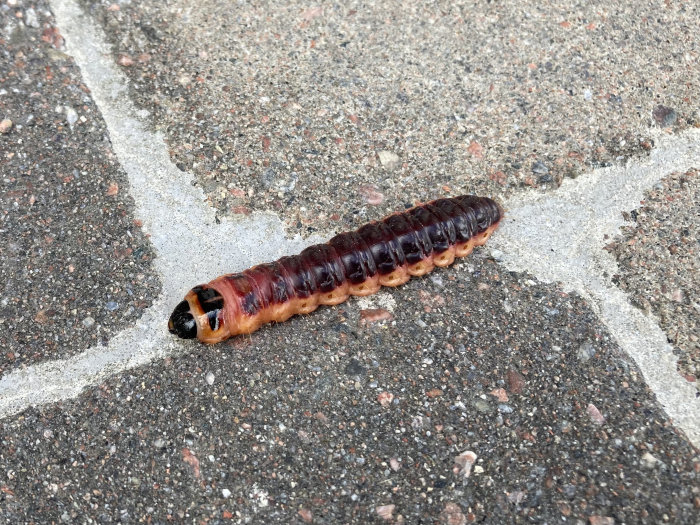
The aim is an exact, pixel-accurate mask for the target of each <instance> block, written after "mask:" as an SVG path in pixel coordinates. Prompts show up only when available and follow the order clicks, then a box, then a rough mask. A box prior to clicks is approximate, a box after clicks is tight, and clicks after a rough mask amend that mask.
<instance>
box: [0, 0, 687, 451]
mask: <svg viewBox="0 0 700 525" xmlns="http://www.w3.org/2000/svg"><path fill="white" fill-rule="evenodd" d="M51 7H52V10H53V12H54V14H55V16H56V20H57V24H58V27H59V28H60V30H61V34H62V35H63V36H64V37H65V39H66V45H67V48H68V51H69V53H70V54H71V56H72V57H73V58H74V60H75V61H76V63H77V64H78V66H79V67H80V69H81V71H82V74H83V78H84V80H85V83H86V85H87V86H88V87H89V89H90V91H91V93H92V96H93V98H94V100H95V103H96V104H97V106H98V107H99V109H100V111H101V113H102V116H103V118H104V120H105V122H106V124H107V128H108V130H109V133H110V138H111V141H112V147H113V149H114V151H115V154H116V155H117V157H118V159H119V161H120V163H121V165H122V167H123V168H124V170H125V171H126V173H127V175H128V178H129V182H130V185H131V189H130V191H131V195H132V196H133V198H134V201H135V204H136V210H135V214H136V216H137V217H138V218H140V219H141V220H142V221H143V222H144V228H145V229H146V230H147V231H148V233H150V235H151V242H152V243H153V245H154V247H155V249H156V252H157V257H156V258H155V260H154V266H155V269H156V271H157V272H158V273H159V275H160V277H161V279H162V283H163V290H162V293H161V295H160V296H159V297H158V298H157V299H156V301H154V304H153V306H151V307H150V308H149V309H148V310H147V311H146V312H145V313H144V315H143V316H142V318H141V319H140V320H139V321H138V322H136V323H135V325H134V326H132V327H130V328H128V329H126V330H124V331H122V332H120V333H119V334H117V335H115V336H114V337H113V338H112V339H111V340H110V342H109V344H108V345H106V346H96V347H92V348H90V349H88V350H87V351H85V352H83V353H81V354H79V355H76V356H73V357H70V358H67V359H60V360H56V361H50V362H45V363H40V364H37V365H34V366H30V367H27V368H25V369H22V370H17V371H13V372H11V373H9V374H7V375H5V376H4V377H2V379H0V418H1V417H7V416H10V415H12V414H15V413H18V412H20V411H22V410H24V409H26V408H27V407H29V406H31V405H41V404H46V403H52V402H56V401H60V400H64V399H69V398H74V397H76V396H77V395H79V394H80V392H81V391H82V390H83V389H84V388H86V387H88V386H91V385H95V384H98V383H99V382H101V381H103V380H104V379H106V378H107V377H109V376H111V375H113V374H116V373H119V372H123V371H125V370H129V369H131V368H134V367H136V366H140V365H143V364H147V363H149V362H151V361H153V360H155V359H160V358H163V357H165V356H167V355H173V354H175V353H178V352H183V351H185V350H186V349H187V348H188V345H187V344H183V343H182V342H180V341H179V340H175V339H174V338H173V337H171V336H170V334H168V332H167V331H166V329H165V323H166V320H167V317H168V314H169V313H170V308H172V306H173V305H174V304H175V303H176V302H178V301H179V300H180V299H181V296H182V295H183V294H184V292H185V291H186V290H187V289H188V288H189V287H190V286H192V285H194V284H196V283H195V282H193V279H194V278H195V277H194V276H197V278H199V279H202V280H205V279H208V278H213V277H216V276H218V275H220V274H223V273H226V272H230V271H235V270H237V269H243V268H245V267H248V266H251V265H253V264H257V263H259V262H263V261H269V260H274V259H276V258H278V257H280V256H281V255H285V254H289V253H295V252H298V251H300V250H301V249H303V248H304V247H305V246H307V245H308V244H310V243H311V242H316V241H317V239H301V238H299V237H296V238H294V239H287V238H285V235H284V230H283V226H282V223H281V221H280V220H279V218H278V217H277V216H276V215H274V214H262V213H255V214H253V215H251V216H250V217H247V218H244V219H241V220H228V219H224V220H223V221H222V223H221V224H216V220H215V216H214V210H213V209H212V208H211V207H210V206H209V205H208V204H207V202H206V200H205V198H204V194H203V192H202V191H201V190H200V189H199V188H196V187H194V186H193V185H192V176H191V175H190V174H187V173H183V172H181V171H180V170H178V169H177V168H176V167H175V166H174V165H173V164H172V162H171V160H170V157H169V155H168V151H167V148H166V145H165V143H164V140H163V137H162V136H161V135H160V134H158V133H153V132H151V131H149V130H148V128H147V126H146V124H144V122H143V121H142V119H141V118H139V117H137V115H139V112H138V111H137V110H136V108H135V107H134V106H133V104H132V103H131V101H130V100H129V98H128V96H126V93H127V87H126V86H127V80H126V78H125V76H124V75H123V73H122V72H121V71H120V70H119V69H118V68H117V66H116V65H115V64H114V61H113V58H112V56H111V53H110V48H109V46H108V44H107V40H106V37H105V35H104V34H103V32H102V30H101V28H100V27H98V26H97V25H96V24H94V23H93V22H92V20H91V19H90V18H89V17H87V16H85V15H84V14H83V13H82V11H81V10H80V8H79V7H78V5H77V4H76V2H75V1H73V0H52V1H51ZM658 139H659V140H658V145H657V148H656V149H654V150H653V151H652V152H651V154H650V156H649V157H648V158H644V159H634V160H632V161H630V162H629V163H628V164H627V165H626V166H623V167H612V168H604V169H599V170H595V171H593V172H592V173H589V174H587V175H582V176H580V177H579V178H577V179H575V180H571V179H568V180H565V181H564V183H563V184H562V186H561V188H560V189H559V190H557V191H555V192H551V193H547V194H542V193H533V192H528V193H526V194H523V195H517V196H515V197H514V198H512V199H509V200H508V201H507V202H506V203H505V207H506V210H507V215H506V219H505V220H504V223H503V225H502V226H501V228H500V229H499V230H498V231H497V234H496V235H495V236H494V237H493V238H492V240H491V242H490V244H489V245H487V248H490V249H491V251H492V253H493V254H494V256H495V257H496V258H497V259H498V260H499V261H500V262H501V263H502V264H504V265H505V266H506V267H508V268H509V269H512V270H516V271H522V272H529V273H531V274H533V275H534V276H535V277H537V278H538V279H540V280H542V281H546V282H557V281H559V282H562V283H564V286H565V287H566V288H567V289H568V290H576V291H577V292H579V293H581V294H582V295H583V296H585V297H586V298H588V299H589V300H590V302H591V304H592V306H593V308H594V309H595V310H596V312H597V313H598V315H599V316H600V318H601V319H602V321H603V322H604V323H605V324H606V325H607V327H608V328H609V330H610V331H611V333H612V334H613V336H614V337H615V338H616V339H617V341H618V344H619V345H620V346H621V347H622V348H623V349H624V350H625V351H626V352H627V353H628V355H630V356H631V357H632V358H633V359H634V360H635V361H636V362H637V364H638V366H639V368H640V369H641V371H642V373H643V375H644V378H645V380H646V381H647V383H648V385H649V386H650V387H651V388H652V390H653V391H654V392H655V393H656V395H657V398H658V400H659V402H660V403H661V405H662V406H663V407H664V409H665V410H666V411H667V413H668V414H669V415H670V417H671V418H672V419H673V420H674V423H675V424H676V425H678V427H679V428H680V429H682V430H683V431H684V432H685V433H686V434H687V435H688V437H689V438H690V440H691V441H692V442H693V443H694V444H695V446H700V429H699V423H698V422H699V421H700V410H699V405H700V400H698V399H696V398H695V392H696V390H695V388H694V387H693V386H692V385H690V384H689V383H687V382H685V381H684V380H683V379H682V378H681V376H680V375H679V374H678V373H677V372H676V368H675V361H676V359H675V357H674V356H673V353H672V349H671V347H670V345H669V344H668V343H667V342H666V336H665V334H664V333H663V331H661V329H660V328H659V327H658V325H657V324H656V323H655V321H654V320H653V319H651V318H649V317H646V316H644V315H643V314H642V312H641V311H639V310H638V309H636V308H634V307H633V306H632V305H631V304H629V302H628V300H627V296H626V294H624V293H623V292H622V291H621V290H620V289H618V288H617V287H615V286H614V285H613V284H612V282H611V280H610V277H611V276H612V274H613V273H614V272H615V271H616V269H617V266H616V262H615V260H614V258H613V257H612V256H611V255H609V254H608V253H607V252H605V251H604V250H603V246H604V245H605V244H606V242H605V235H615V234H617V233H618V230H619V227H620V226H621V225H622V224H623V223H624V221H623V220H622V216H621V212H622V211H623V210H632V209H634V208H636V207H638V206H639V201H640V200H641V199H642V196H643V191H644V190H645V189H646V188H649V187H651V186H652V185H653V184H654V183H656V182H657V181H658V180H660V179H661V178H662V177H663V176H665V175H667V174H669V173H671V172H672V171H675V170H685V169H688V168H690V167H691V166H698V165H700V132H698V131H696V130H695V131H689V132H687V133H684V134H683V135H680V136H659V137H658ZM222 254H225V258H224V257H222Z"/></svg>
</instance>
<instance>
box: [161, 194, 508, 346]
mask: <svg viewBox="0 0 700 525" xmlns="http://www.w3.org/2000/svg"><path fill="white" fill-rule="evenodd" d="M502 217H503V210H502V209H501V207H500V206H499V205H498V204H497V203H496V202H495V201H493V200H491V199H488V198H485V197H476V196H474V195H464V196H461V197H454V198H452V199H438V200H435V201H432V202H429V203H428V204H422V205H420V206H416V207H414V208H411V209H409V210H406V211H403V212H399V213H395V214H393V215H390V216H389V217H386V218H385V219H383V220H381V221H378V222H371V223H369V224H365V225H364V226H362V227H361V228H360V229H359V230H357V231H354V232H346V233H341V234H339V235H336V236H335V237H333V238H332V239H331V240H330V241H328V242H327V243H326V244H317V245H315V246H310V247H309V248H306V249H305V250H304V251H302V252H301V254H299V255H295V256H292V257H282V258H281V259H279V260H278V261H275V262H273V263H266V264H260V265H258V266H254V267H252V268H249V269H248V270H245V271H243V272H241V273H232V274H228V275H223V276H221V277H218V278H217V279H214V280H213V281H211V282H210V283H209V284H203V285H200V286H195V287H194V288H193V289H192V290H190V291H189V293H188V294H187V295H186V296H185V300H184V301H182V302H181V303H180V304H178V305H177V307H176V308H175V311H174V312H173V313H172V315H171V316H170V321H169V323H168V328H169V330H170V332H172V333H174V334H177V335H178V336H179V337H182V338H184V339H192V338H194V337H197V338H199V340H200V341H202V342H204V343H218V342H220V341H223V340H225V339H228V338H229V337H231V336H234V335H238V334H248V333H250V332H253V331H255V330H257V329H258V328H260V326H261V325H263V324H265V323H269V322H271V321H279V322H281V321H286V320H287V319H289V318H290V317H291V316H292V315H295V314H308V313H310V312H313V311H314V310H315V309H316V308H317V307H318V305H319V304H328V305H333V304H338V303H342V302H343V301H345V300H346V299H347V298H348V296H350V295H369V294H373V293H375V292H376V291H377V290H379V288H380V287H381V286H398V285H400V284H403V283H405V282H406V281H408V280H409V279H410V278H411V276H412V275H425V274H426V273H428V272H430V271H432V270H433V268H434V267H435V266H448V265H450V264H452V262H454V259H455V257H464V256H466V255H469V253H470V252H471V251H472V249H473V248H474V246H480V245H482V244H484V243H485V242H486V239H488V237H489V235H491V233H492V232H493V231H494V230H495V229H496V227H497V226H498V223H499V222H500V220H501V218H502Z"/></svg>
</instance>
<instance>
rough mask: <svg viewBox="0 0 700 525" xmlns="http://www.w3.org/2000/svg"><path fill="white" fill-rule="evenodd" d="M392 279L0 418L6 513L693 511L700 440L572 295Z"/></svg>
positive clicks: (409, 518)
mask: <svg viewBox="0 0 700 525" xmlns="http://www.w3.org/2000/svg"><path fill="white" fill-rule="evenodd" d="M465 295H469V297H470V300H469V301H464V300H463V298H464V296H465ZM391 297H392V298H393V299H394V300H395V301H396V307H395V308H393V317H394V318H393V320H386V319H385V320H383V321H377V322H367V320H366V319H365V321H362V317H363V315H362V311H361V308H362V307H366V305H364V304H363V303H362V302H360V301H354V300H353V301H350V302H348V303H346V304H344V305H342V306H341V307H336V308H332V309H331V308H326V309H323V310H319V311H318V312H317V313H316V314H314V315H313V316H305V317H299V318H295V319H293V320H291V321H289V322H287V323H284V324H279V325H276V326H272V327H268V328H265V329H263V330H261V331H259V332H257V333H256V334H255V335H253V336H252V337H250V338H240V339H237V340H233V341H232V342H231V343H230V344H229V343H224V344H222V345H218V346H215V347H206V348H204V347H201V346H199V345H196V344H194V345H192V347H191V348H192V353H191V354H190V355H189V356H184V357H181V358H179V359H173V360H170V359H169V360H167V361H165V362H160V363H156V364H154V365H153V366H151V367H149V368H147V369H141V370H135V371H133V372H131V373H127V374H125V375H124V376H122V377H116V378H114V379H111V380H109V381H107V382H106V383H104V384H102V385H100V386H99V387H96V388H93V389H92V390H90V391H88V392H86V393H85V394H84V395H83V396H81V398H79V400H77V401H76V402H69V403H65V404H64V405H63V406H56V407H52V408H46V409H43V410H41V411H37V410H29V411H28V412H26V413H25V414H24V415H22V416H21V417H19V418H17V419H16V420H14V421H5V422H3V423H2V431H1V432H0V435H1V436H2V438H0V439H1V440H2V446H1V447H0V463H2V464H3V465H10V468H9V470H8V471H7V477H6V478H4V479H3V480H2V482H0V486H1V487H2V493H1V494H2V496H1V497H2V498H3V499H4V501H3V505H2V506H0V508H1V509H2V510H1V511H0V512H2V513H3V514H2V517H3V518H4V519H5V520H6V521H9V522H17V521H21V519H22V517H23V516H24V515H25V513H27V512H28V513H30V514H31V513H34V514H35V515H37V514H39V513H41V515H42V517H43V518H44V519H45V520H46V521H49V520H56V521H60V520H62V521H64V522H66V521H68V522H69V521H71V520H74V519H80V518H82V517H84V516H90V517H92V518H93V519H95V520H97V521H99V522H102V523H110V522H117V521H122V522H124V521H130V522H134V523H137V522H140V521H144V522H148V521H149V520H151V522H153V523H163V522H167V521H185V522H200V521H201V520H210V522H213V523H218V522H225V521H226V518H234V519H235V520H240V521H242V522H255V523H262V522H264V523H304V522H308V517H309V516H311V518H312V519H313V522H314V523H381V522H383V518H381V517H380V515H379V512H383V513H386V512H388V510H387V508H386V506H387V505H395V507H394V509H393V518H394V520H395V521H396V522H400V520H401V519H403V521H404V522H405V523H418V522H421V521H423V522H429V523H465V522H466V521H468V522H472V521H476V522H481V523H494V524H495V523H517V522H536V523H543V522H549V523H554V522H559V521H561V520H562V519H568V520H571V522H572V523H576V520H581V521H582V522H584V523H591V521H590V520H591V519H595V517H609V518H612V519H614V520H615V521H616V522H618V523H622V522H625V523H661V522H664V521H667V522H672V523H692V522H693V520H694V519H695V517H696V516H697V514H696V513H697V509H696V508H694V498H696V500H695V501H696V503H697V497H698V494H697V487H698V484H697V479H696V476H697V474H696V470H697V468H698V466H700V464H698V459H697V458H695V459H694V451H693V450H692V448H691V447H689V445H688V444H687V442H686V441H685V440H683V439H682V438H681V437H679V436H678V435H677V434H676V432H675V431H674V430H673V429H672V428H671V427H670V426H669V424H668V421H667V420H666V418H665V416H664V415H663V414H662V413H660V412H659V410H658V409H657V408H656V405H655V403H654V401H653V396H652V395H650V393H649V392H648V391H647V390H646V388H645V386H644V384H643V381H641V376H640V374H639V373H638V371H637V370H636V369H635V367H634V366H633V365H630V363H629V362H628V361H627V360H626V358H625V357H624V356H621V355H619V353H618V351H617V349H616V347H615V346H614V345H613V344H612V343H611V341H610V340H609V337H608V335H607V333H606V331H605V329H604V328H603V327H601V326H600V325H598V324H597V322H596V320H595V318H594V317H593V316H592V314H591V312H590V311H589V310H588V309H587V308H586V306H585V304H584V303H583V302H582V301H581V300H579V299H578V298H576V297H574V296H569V295H566V294H563V293H560V292H558V291H557V290H556V289H554V288H551V287H544V286H539V285H535V284H534V283H532V282H531V281H527V280H525V279H523V278H522V277H520V276H514V275H510V274H507V273H506V274H504V273H500V272H499V268H498V266H497V265H496V264H495V263H494V262H493V261H490V260H488V259H483V258H481V257H475V258H474V259H473V260H472V261H470V262H468V263H458V264H457V265H456V267H455V268H454V269H451V270H438V271H437V273H436V274H434V276H433V278H431V279H428V278H426V279H420V280H415V281H411V282H410V283H408V284H407V285H406V286H404V287H402V288H400V289H396V290H394V291H392V293H391ZM392 396H393V397H392ZM632 406H634V409H633V410H630V407H632ZM467 451H471V452H473V454H474V455H476V459H475V460H474V461H473V464H472V465H470V466H471V469H470V470H469V468H468V467H467V465H468V464H469V463H470V461H469V459H470V458H472V457H473V456H472V455H469V454H467V455H463V453H465V452H467ZM458 456H462V457H461V458H458ZM468 470H469V473H468V475H467V471H468ZM661 494H663V497H659V495H661ZM399 516H401V518H400V517H399ZM450 516H453V518H450ZM460 516H461V517H460ZM451 519H452V521H450V520H451Z"/></svg>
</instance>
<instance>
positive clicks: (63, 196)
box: [0, 2, 159, 372]
mask: <svg viewBox="0 0 700 525" xmlns="http://www.w3.org/2000/svg"><path fill="white" fill-rule="evenodd" d="M32 6H33V7H29V6H24V5H22V4H17V5H16V6H15V7H10V5H9V3H4V2H3V4H2V5H1V6H0V28H1V29H0V39H3V40H4V43H3V45H2V46H1V47H0V119H3V118H7V119H9V120H11V121H12V122H13V126H12V127H11V128H10V129H8V130H7V132H5V133H3V134H2V135H0V286H1V288H0V349H1V350H0V372H3V371H6V370H9V369H12V368H16V367H22V366H26V365H28V364H32V363H34V362H36V361H38V360H43V359H46V358H58V357H65V356H68V355H71V354H73V353H76V352H78V351H80V350H83V349H85V348H86V347H87V346H90V345H94V344H95V343H99V342H103V341H105V340H107V339H108V338H109V337H110V336H111V335H113V334H114V333H115V332H116V331H118V330H120V329H121V328H123V327H125V326H127V325H128V324H130V323H133V322H134V320H135V319H137V318H138V317H139V315H140V314H141V312H142V311H143V309H144V308H146V307H147V306H148V305H149V304H150V303H151V301H152V299H153V294H154V293H157V290H158V288H159V283H158V280H157V278H156V277H155V276H154V274H153V272H152V270H151V267H150V260H151V259H152V257H153V251H152V248H151V247H150V245H149V243H148V241H147V239H146V238H145V236H144V235H143V233H142V232H141V230H140V227H139V224H138V222H136V221H135V219H134V218H133V217H132V216H130V215H129V213H130V209H131V208H132V206H133V201H132V199H131V197H130V196H129V194H128V184H127V183H126V178H125V177H124V174H123V172H122V171H121V169H120V168H119V165H118V164H117V162H116V159H115V158H114V156H113V154H112V152H111V149H110V144H109V141H108V137H107V132H106V129H105V126H104V123H103V122H102V119H101V117H100V115H99V112H98V111H97V109H96V107H95V105H94V103H93V102H92V100H91V98H90V96H89V93H88V92H87V88H85V86H84V85H83V84H82V82H81V77H80V72H79V71H78V69H77V68H76V67H75V65H74V64H73V62H72V60H71V59H70V57H68V56H67V55H66V54H64V53H63V52H62V51H61V49H62V46H63V39H62V37H61V36H60V33H58V31H57V29H56V28H55V26H54V22H53V18H52V17H51V14H50V12H49V11H48V7H47V5H46V4H45V3H44V2H33V3H32ZM28 9H32V10H33V14H31V15H27V14H26V13H27V11H28ZM18 13H19V14H20V15H21V16H18ZM27 16H29V20H28V19H27ZM23 20H24V22H23ZM29 22H31V23H29Z"/></svg>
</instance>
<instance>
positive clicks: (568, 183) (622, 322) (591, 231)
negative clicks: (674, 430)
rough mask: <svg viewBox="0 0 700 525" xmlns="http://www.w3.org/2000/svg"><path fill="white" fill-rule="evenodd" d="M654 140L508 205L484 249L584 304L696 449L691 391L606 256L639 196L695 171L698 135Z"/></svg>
mask: <svg viewBox="0 0 700 525" xmlns="http://www.w3.org/2000/svg"><path fill="white" fill-rule="evenodd" d="M656 138H657V146H656V148H655V149H654V150H652V151H651V153H650V155H649V157H647V158H642V159H634V160H632V161H630V162H629V163H628V164H627V165H626V166H615V167H610V168H604V169H599V170H595V171H593V172H591V173H588V174H586V175H582V176H580V177H578V178H577V179H567V180H565V181H564V183H563V184H562V185H561V187H560V188H559V189H558V190H557V191H554V192H551V193H547V194H542V193H526V194H521V195H518V196H516V197H514V198H512V199H510V200H509V201H508V202H506V203H505V208H506V218H505V219H504V221H503V225H502V226H501V228H499V229H498V231H497V232H496V234H495V235H494V236H493V238H492V239H491V241H490V243H489V244H488V245H487V247H488V248H490V249H491V252H492V254H493V255H494V257H495V258H496V259H497V260H499V261H500V262H502V263H503V264H504V265H505V266H506V267H507V268H508V269H510V270H515V271H520V272H528V273H530V274H532V275H534V276H535V277H536V278H537V279H539V280H541V281H544V282H550V283H551V282H561V283H563V286H564V288H565V289H566V290H567V291H571V290H573V291H576V292H579V293H580V294H582V295H583V296H584V297H586V298H588V299H589V300H590V301H591V304H592V307H593V308H594V310H595V311H596V313H597V314H598V316H599V317H600V319H601V320H602V321H603V323H604V324H605V325H606V326H607V327H608V329H609V330H610V332H611V334H612V335H613V336H614V337H615V339H616V341H617V343H618V344H619V345H620V347H621V348H622V349H623V350H624V351H626V352H627V354H628V355H629V356H631V357H632V359H634V361H635V362H636V363H637V365H638V366H639V369H640V370H641V372H642V374H643V375H644V379H645V381H646V382H647V384H648V385H649V387H650V388H651V389H652V391H653V392H654V393H655V394H656V397H657V399H658V401H659V403H660V404H661V406H662V407H663V408H664V410H666V412H667V413H668V415H669V416H670V417H671V419H672V420H673V422H674V424H675V425H676V426H677V427H678V428H679V429H681V430H682V431H683V432H685V434H686V435H687V436H688V438H689V439H690V441H691V442H692V443H693V444H694V445H695V446H696V447H700V398H698V397H697V395H696V394H697V389H696V388H695V386H694V385H693V384H691V383H689V382H687V381H686V380H685V379H684V378H683V377H682V376H681V375H680V374H679V372H678V371H677V369H676V362H677V358H676V357H675V356H674V354H673V348H672V347H671V345H669V344H668V342H667V337H666V334H665V333H664V332H663V330H661V328H660V327H659V325H658V323H657V322H656V320H655V319H654V318H653V316H646V315H644V314H643V313H642V312H641V311H640V310H639V309H637V308H635V307H634V306H632V305H631V304H630V302H629V299H628V297H627V294H625V293H624V292H623V291H622V290H620V289H619V288H618V287H616V286H615V285H614V284H613V282H612V280H611V278H612V276H613V275H614V274H615V273H617V272H618V267H617V262H616V261H615V258H614V257H613V256H612V255H611V254H609V253H608V252H606V251H605V250H604V246H605V245H606V244H607V243H608V242H610V240H609V238H612V237H613V236H615V235H617V234H619V230H620V227H621V226H623V225H624V224H625V221H624V219H623V217H622V212H623V211H631V210H633V209H635V208H638V207H639V206H640V201H641V200H642V199H643V198H644V191H646V190H648V189H650V188H651V187H652V186H653V185H654V184H656V183H657V182H658V181H660V180H661V179H662V178H663V177H664V176H667V175H669V174H670V173H672V172H674V171H686V170H688V169H689V168H692V167H698V166H700V130H689V131H687V132H685V133H683V134H681V135H678V136H667V135H664V134H661V133H658V134H657V137H656ZM598 408H600V409H601V410H602V411H604V410H605V407H598Z"/></svg>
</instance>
